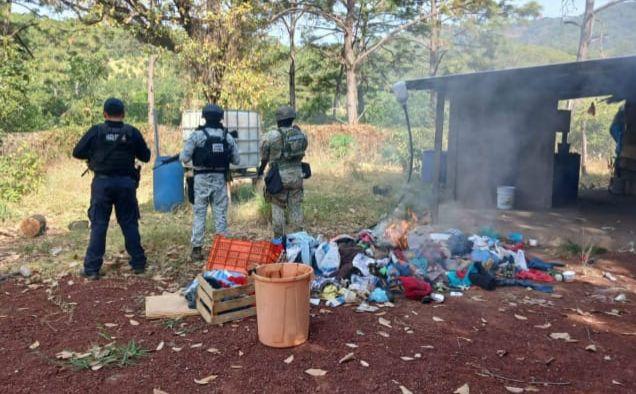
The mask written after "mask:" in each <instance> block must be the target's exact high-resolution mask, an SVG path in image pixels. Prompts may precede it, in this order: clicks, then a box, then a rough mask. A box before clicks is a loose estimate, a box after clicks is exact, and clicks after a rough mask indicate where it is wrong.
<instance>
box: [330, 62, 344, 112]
mask: <svg viewBox="0 0 636 394" xmlns="http://www.w3.org/2000/svg"><path fill="white" fill-rule="evenodd" d="M343 74H344V67H342V66H340V72H339V73H338V77H337V78H336V91H335V92H334V94H333V105H332V107H331V117H332V118H333V119H336V110H337V109H338V107H339V106H340V90H341V88H342V76H343Z"/></svg>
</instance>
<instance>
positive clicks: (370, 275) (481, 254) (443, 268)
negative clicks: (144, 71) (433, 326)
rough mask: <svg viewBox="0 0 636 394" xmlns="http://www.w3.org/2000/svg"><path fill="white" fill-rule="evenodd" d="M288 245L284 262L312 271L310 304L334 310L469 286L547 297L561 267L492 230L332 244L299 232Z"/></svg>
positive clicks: (424, 231)
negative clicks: (531, 292)
mask: <svg viewBox="0 0 636 394" xmlns="http://www.w3.org/2000/svg"><path fill="white" fill-rule="evenodd" d="M284 245H285V253H286V258H287V259H286V260H287V261H290V262H298V263H303V264H308V265H311V266H312V267H313V268H314V272H315V279H314V281H313V282H312V287H311V290H312V297H313V300H312V302H313V303H314V304H319V303H320V299H322V300H324V301H326V305H327V306H332V307H335V306H339V305H342V304H344V303H365V305H366V303H368V302H376V303H385V302H392V301H393V300H394V298H395V296H396V295H403V296H404V297H405V298H408V299H413V300H418V301H422V302H429V301H430V300H431V297H430V296H431V294H432V293H437V294H435V295H437V296H439V294H443V293H445V292H452V295H461V294H462V293H461V292H462V291H465V290H467V289H469V288H470V287H471V286H478V287H481V288H483V289H485V290H489V291H492V290H495V289H496V288H497V287H504V286H522V287H526V288H532V289H534V290H536V291H541V292H548V293H549V292H552V291H553V286H552V285H551V283H552V282H554V281H555V275H556V274H558V273H559V271H558V269H557V267H560V266H563V264H561V263H549V262H545V261H543V260H541V259H539V258H538V257H529V256H527V255H526V245H525V242H524V239H523V235H522V234H520V233H510V234H508V235H507V236H506V237H501V236H500V234H498V233H497V232H495V231H494V230H493V229H491V228H484V229H482V230H481V231H479V232H478V233H477V234H471V235H466V234H464V233H463V232H462V231H460V230H457V229H449V230H447V231H445V232H443V233H439V232H432V230H431V229H430V228H429V227H427V226H421V227H415V228H412V229H410V230H408V231H406V232H404V233H403V234H401V235H400V234H399V233H398V236H396V233H395V232H394V233H391V234H390V235H389V234H387V233H382V234H377V233H375V232H374V231H373V230H363V231H361V232H359V233H358V234H356V235H355V236H350V235H339V236H337V237H335V238H333V239H325V238H323V237H322V236H319V237H313V236H311V235H310V234H308V233H306V232H299V233H295V234H290V235H288V236H287V237H286V239H285V241H284ZM556 276H557V277H558V276H559V275H556ZM433 298H434V299H439V298H438V297H433ZM441 298H442V299H443V297H441Z"/></svg>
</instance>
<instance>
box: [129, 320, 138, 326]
mask: <svg viewBox="0 0 636 394" xmlns="http://www.w3.org/2000/svg"><path fill="white" fill-rule="evenodd" d="M130 325H131V326H138V325H139V322H138V321H137V320H133V319H130Z"/></svg>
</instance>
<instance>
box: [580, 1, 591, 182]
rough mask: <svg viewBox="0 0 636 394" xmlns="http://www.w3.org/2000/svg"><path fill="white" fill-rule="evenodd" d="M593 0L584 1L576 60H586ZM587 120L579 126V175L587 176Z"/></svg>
mask: <svg viewBox="0 0 636 394" xmlns="http://www.w3.org/2000/svg"><path fill="white" fill-rule="evenodd" d="M594 16H595V15H594V0H585V12H584V13H583V21H582V22H581V36H580V37H579V50H578V51H577V53H576V60H577V61H579V62H580V61H582V60H586V59H587V58H588V55H589V49H590V41H591V40H592V30H593V29H594ZM586 129H587V119H585V118H584V119H583V123H582V124H581V173H582V174H584V175H585V174H587V130H586Z"/></svg>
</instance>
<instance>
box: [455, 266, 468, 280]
mask: <svg viewBox="0 0 636 394" xmlns="http://www.w3.org/2000/svg"><path fill="white" fill-rule="evenodd" d="M466 271H467V270H466V269H465V268H464V269H463V270H457V271H455V275H457V277H458V278H459V279H464V276H466Z"/></svg>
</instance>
